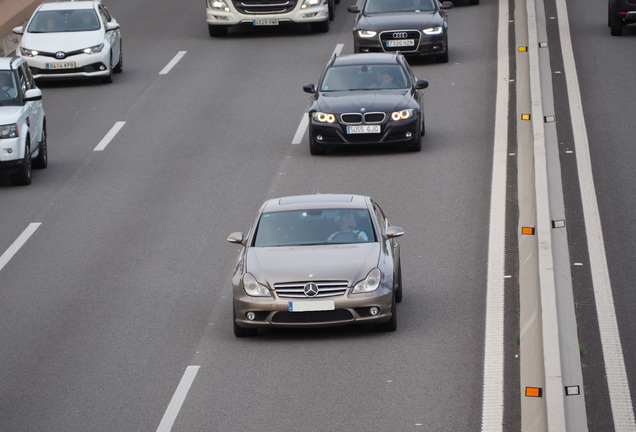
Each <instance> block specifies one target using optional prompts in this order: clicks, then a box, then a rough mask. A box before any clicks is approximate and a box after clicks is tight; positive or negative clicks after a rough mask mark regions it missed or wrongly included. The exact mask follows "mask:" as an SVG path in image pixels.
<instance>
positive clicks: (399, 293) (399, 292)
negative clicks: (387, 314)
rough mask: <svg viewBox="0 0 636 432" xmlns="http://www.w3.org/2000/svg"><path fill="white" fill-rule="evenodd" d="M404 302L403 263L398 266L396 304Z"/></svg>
mask: <svg viewBox="0 0 636 432" xmlns="http://www.w3.org/2000/svg"><path fill="white" fill-rule="evenodd" d="M401 301H402V263H399V264H398V274H397V287H396V288H395V302H396V303H400V302H401Z"/></svg>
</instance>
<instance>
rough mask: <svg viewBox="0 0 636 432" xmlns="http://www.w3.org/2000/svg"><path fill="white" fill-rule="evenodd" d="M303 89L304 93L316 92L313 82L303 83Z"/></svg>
mask: <svg viewBox="0 0 636 432" xmlns="http://www.w3.org/2000/svg"><path fill="white" fill-rule="evenodd" d="M303 91H304V92H305V93H316V87H315V86H314V85H313V84H305V85H304V86H303Z"/></svg>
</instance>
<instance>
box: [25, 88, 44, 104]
mask: <svg viewBox="0 0 636 432" xmlns="http://www.w3.org/2000/svg"><path fill="white" fill-rule="evenodd" d="M24 100H25V101H26V102H31V101H37V100H42V90H40V89H39V88H34V89H30V90H27V91H26V92H25V93H24Z"/></svg>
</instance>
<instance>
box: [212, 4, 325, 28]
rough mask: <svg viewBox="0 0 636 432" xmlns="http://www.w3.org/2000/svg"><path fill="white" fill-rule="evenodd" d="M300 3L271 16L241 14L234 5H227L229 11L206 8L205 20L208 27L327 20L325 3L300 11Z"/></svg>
mask: <svg viewBox="0 0 636 432" xmlns="http://www.w3.org/2000/svg"><path fill="white" fill-rule="evenodd" d="M300 6H301V5H300V3H299V4H297V5H296V7H295V8H294V9H293V10H292V11H290V12H285V13H271V14H269V13H268V14H243V13H240V12H238V11H237V10H236V9H234V5H232V4H229V5H228V7H229V8H230V11H221V10H217V9H211V8H209V7H208V8H206V17H207V18H206V20H207V22H208V25H219V26H232V25H238V24H251V25H258V23H259V20H270V21H277V22H280V23H312V22H321V21H326V20H328V19H329V6H328V5H327V2H326V1H325V2H323V3H321V4H320V5H318V6H316V7H312V8H307V9H301V8H300Z"/></svg>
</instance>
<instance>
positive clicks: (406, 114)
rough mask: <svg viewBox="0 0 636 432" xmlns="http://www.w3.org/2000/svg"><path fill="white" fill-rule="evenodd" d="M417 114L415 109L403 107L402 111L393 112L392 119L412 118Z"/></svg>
mask: <svg viewBox="0 0 636 432" xmlns="http://www.w3.org/2000/svg"><path fill="white" fill-rule="evenodd" d="M414 115H415V110H414V109H403V110H402V111H394V112H392V113H391V119H392V120H394V121H399V120H406V119H410V118H411V117H413V116H414Z"/></svg>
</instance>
